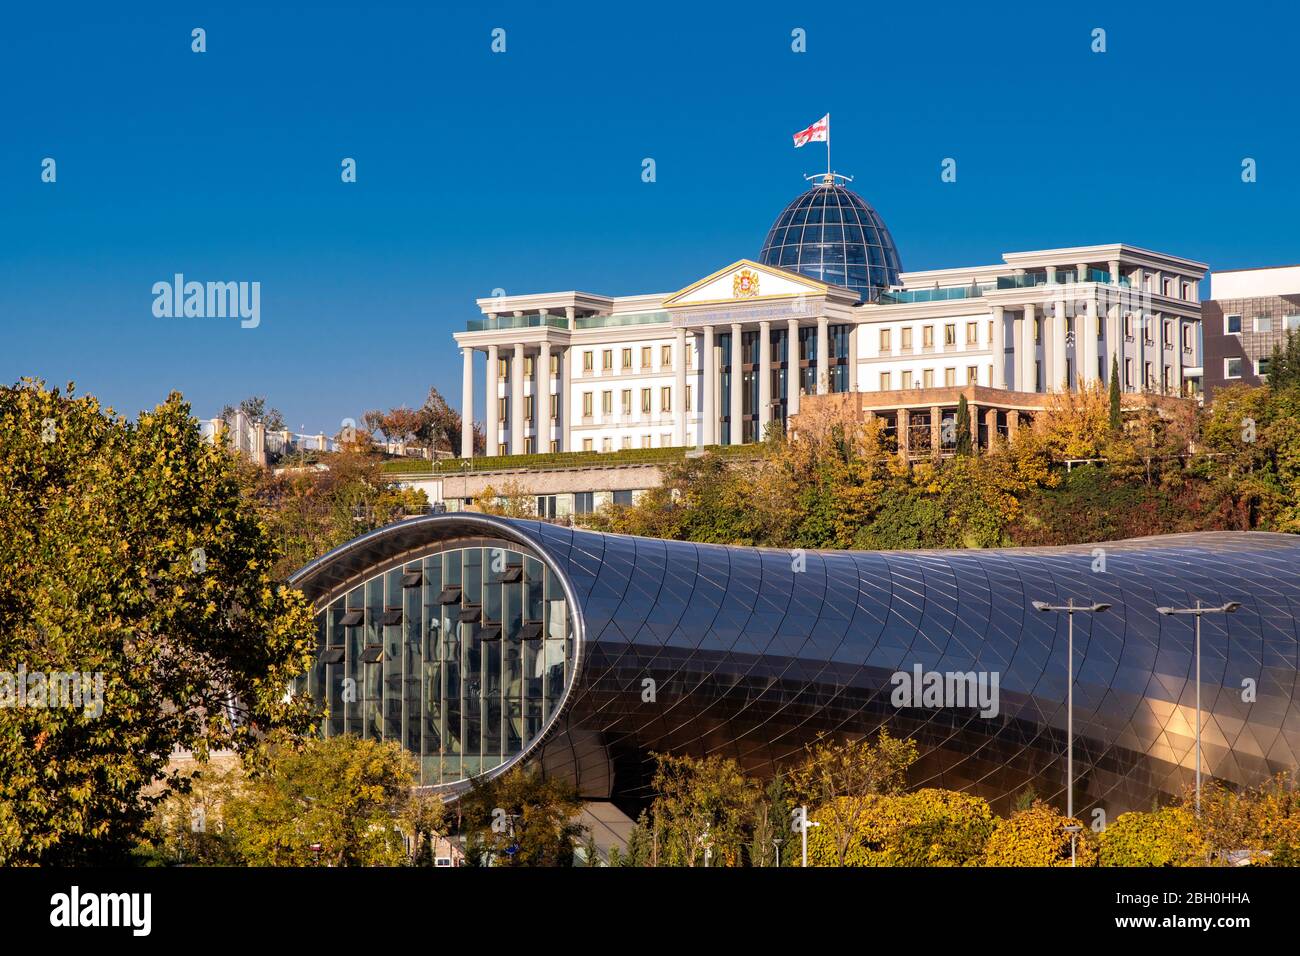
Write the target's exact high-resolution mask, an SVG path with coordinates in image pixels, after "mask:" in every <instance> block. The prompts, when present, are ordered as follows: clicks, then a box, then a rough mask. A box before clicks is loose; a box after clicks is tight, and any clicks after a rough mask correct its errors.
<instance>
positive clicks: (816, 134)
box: [794, 113, 831, 149]
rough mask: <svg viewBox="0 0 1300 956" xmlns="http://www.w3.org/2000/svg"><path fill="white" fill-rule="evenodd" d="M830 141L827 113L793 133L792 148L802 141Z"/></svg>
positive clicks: (828, 116)
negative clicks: (805, 127)
mask: <svg viewBox="0 0 1300 956" xmlns="http://www.w3.org/2000/svg"><path fill="white" fill-rule="evenodd" d="M830 141H831V114H830V113H827V114H826V115H825V116H823V117H822V118H821V119H819V120H818V121H817V122H815V123H813V124H812V125H811V126H809V127H808V128H807V129H804V130H800V131H799V132H797V133H795V134H794V148H795V149H798V148H799V147H800V146H802V145H803V144H804V143H829V142H830Z"/></svg>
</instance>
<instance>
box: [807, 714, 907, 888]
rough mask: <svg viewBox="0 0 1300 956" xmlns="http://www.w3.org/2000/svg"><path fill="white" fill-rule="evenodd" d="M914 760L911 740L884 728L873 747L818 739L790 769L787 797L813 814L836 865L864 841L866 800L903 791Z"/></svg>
mask: <svg viewBox="0 0 1300 956" xmlns="http://www.w3.org/2000/svg"><path fill="white" fill-rule="evenodd" d="M917 756H918V753H917V748H916V742H915V741H913V740H899V739H897V738H895V737H891V736H890V734H889V731H888V730H887V729H883V728H882V729H881V731H880V734H879V735H878V736H877V737H876V740H875V741H874V742H872V741H870V740H868V739H867V738H865V737H864V738H861V739H858V740H844V741H842V742H836V741H833V740H831V739H829V738H826V737H819V738H818V740H817V741H816V743H813V744H809V745H807V746H806V748H805V755H804V759H803V761H802V762H801V763H799V764H797V765H796V766H794V767H793V768H792V769H791V770H790V775H789V776H790V792H791V795H792V796H793V797H794V799H795V800H797V801H799V802H800V803H803V804H804V805H806V806H808V807H810V808H812V810H815V819H816V820H817V822H819V823H820V824H821V825H822V827H823V828H824V829H825V831H826V834H825V837H826V838H827V839H829V840H830V841H831V845H832V846H833V848H834V860H835V862H836V864H837V865H838V866H843V865H844V864H845V860H846V859H847V857H848V855H849V850H850V848H851V847H852V846H853V845H854V844H856V843H858V842H860V841H861V840H862V838H863V833H864V828H865V826H866V823H867V818H868V812H869V810H870V807H871V800H870V798H871V797H874V796H877V795H880V794H895V793H899V792H901V791H902V789H903V785H904V783H905V781H906V779H907V769H908V768H909V767H910V766H912V764H914V763H915V762H916V759H917Z"/></svg>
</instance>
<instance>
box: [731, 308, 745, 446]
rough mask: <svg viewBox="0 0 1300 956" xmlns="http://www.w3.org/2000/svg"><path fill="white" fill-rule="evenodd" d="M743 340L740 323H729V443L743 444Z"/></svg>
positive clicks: (743, 334) (743, 335)
mask: <svg viewBox="0 0 1300 956" xmlns="http://www.w3.org/2000/svg"><path fill="white" fill-rule="evenodd" d="M744 340H745V333H744V330H743V329H741V327H740V323H738V322H732V323H731V409H730V411H729V412H728V414H729V415H730V416H731V444H733V445H743V444H744V443H745V422H744V415H745V373H744V371H742V367H743V366H744V364H745V363H744V349H742V348H741V344H742V343H743V342H744Z"/></svg>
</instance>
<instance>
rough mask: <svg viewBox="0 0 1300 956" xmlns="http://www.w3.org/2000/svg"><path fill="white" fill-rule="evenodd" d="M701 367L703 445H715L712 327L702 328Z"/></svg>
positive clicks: (715, 375) (715, 361) (715, 372)
mask: <svg viewBox="0 0 1300 956" xmlns="http://www.w3.org/2000/svg"><path fill="white" fill-rule="evenodd" d="M701 364H702V365H703V373H704V374H703V377H702V379H701V381H700V390H701V391H702V392H703V393H704V394H703V396H702V400H703V403H704V405H703V413H702V414H703V416H704V420H703V424H702V427H703V429H704V432H703V434H704V438H703V443H704V444H705V445H713V444H716V443H717V438H716V437H715V435H714V431H715V430H716V429H717V427H718V413H717V406H715V405H714V404H713V393H714V388H715V387H716V385H717V381H718V353H717V351H716V350H715V349H714V348H713V326H712V325H706V326H705V327H704V356H703V359H702V361H701Z"/></svg>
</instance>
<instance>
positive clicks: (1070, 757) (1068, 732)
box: [1034, 598, 1110, 866]
mask: <svg viewBox="0 0 1300 956" xmlns="http://www.w3.org/2000/svg"><path fill="white" fill-rule="evenodd" d="M1109 608H1110V605H1109V604H1075V603H1074V598H1070V599H1069V600H1068V601H1066V603H1064V604H1048V603H1047V602H1046V601H1035V602H1034V609H1035V610H1037V611H1042V612H1044V613H1060V612H1062V611H1063V612H1065V616H1066V633H1067V634H1068V638H1067V642H1066V648H1065V656H1066V673H1067V675H1068V679H1067V681H1066V685H1065V815H1066V816H1067V817H1069V818H1071V819H1073V818H1074V614H1075V612H1076V611H1080V612H1085V613H1088V614H1097V613H1100V612H1101V611H1105V610H1108V609H1109ZM1070 865H1071V866H1073V865H1074V835H1073V834H1071V835H1070Z"/></svg>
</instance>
